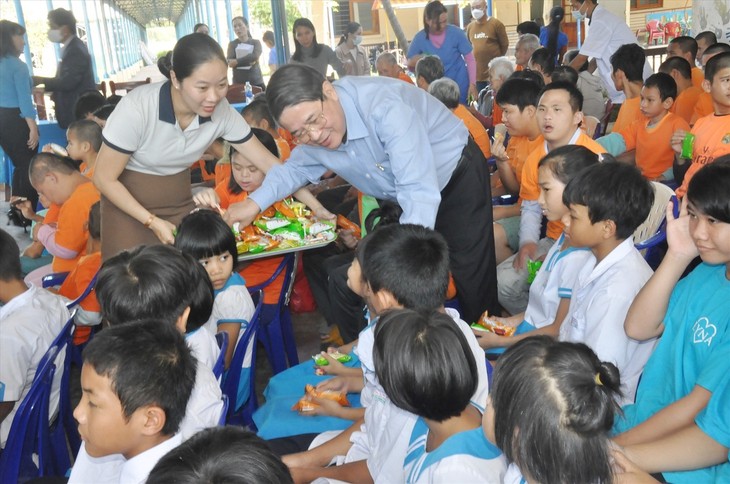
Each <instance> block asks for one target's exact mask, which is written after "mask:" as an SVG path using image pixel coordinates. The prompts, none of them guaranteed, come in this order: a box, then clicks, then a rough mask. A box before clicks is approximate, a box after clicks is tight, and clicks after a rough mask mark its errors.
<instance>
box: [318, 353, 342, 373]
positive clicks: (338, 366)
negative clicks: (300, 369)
mask: <svg viewBox="0 0 730 484" xmlns="http://www.w3.org/2000/svg"><path fill="white" fill-rule="evenodd" d="M330 350H332V351H336V350H335V348H328V349H327V351H322V352H320V355H321V356H323V357H324V359H325V360H327V363H329V364H328V365H322V366H320V365H314V369H315V371H316V373H317V374H318V375H341V374H342V373H343V371H344V370H345V369H346V368H347V367H346V366H345V365H343V364H342V363H340V362H339V361H337V360H336V359H335V358H332V357H331V356H330V355H329V352H330Z"/></svg>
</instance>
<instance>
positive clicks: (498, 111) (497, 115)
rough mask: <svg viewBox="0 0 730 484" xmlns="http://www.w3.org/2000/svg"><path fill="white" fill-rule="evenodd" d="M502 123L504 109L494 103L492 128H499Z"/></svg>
mask: <svg viewBox="0 0 730 484" xmlns="http://www.w3.org/2000/svg"><path fill="white" fill-rule="evenodd" d="M501 122H502V108H501V107H499V104H497V103H494V106H493V107H492V126H497V125H498V124H500V123H501Z"/></svg>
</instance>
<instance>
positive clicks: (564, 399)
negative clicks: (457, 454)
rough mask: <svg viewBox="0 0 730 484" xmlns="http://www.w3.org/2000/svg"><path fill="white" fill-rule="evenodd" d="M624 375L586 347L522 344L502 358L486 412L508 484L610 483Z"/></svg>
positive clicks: (540, 340) (537, 340)
mask: <svg viewBox="0 0 730 484" xmlns="http://www.w3.org/2000/svg"><path fill="white" fill-rule="evenodd" d="M619 388H620V378H619V371H618V369H617V368H616V366H614V365H613V364H612V363H606V362H602V361H600V360H599V359H598V357H597V356H596V354H595V353H594V352H593V350H591V349H590V348H589V347H588V346H586V345H584V344H582V343H567V342H558V341H556V340H554V339H553V338H550V337H548V336H535V337H532V338H527V339H524V340H522V341H520V342H518V343H517V344H515V345H514V346H512V347H511V348H509V349H508V350H507V351H505V353H504V355H503V356H502V357H501V358H500V359H499V365H498V366H497V369H496V371H495V373H494V381H493V383H492V391H491V394H490V398H489V400H488V402H487V409H486V410H485V412H484V419H483V429H484V433H485V435H486V437H487V439H488V440H490V441H492V442H494V443H495V444H496V445H497V447H499V448H500V449H501V450H502V452H504V455H505V457H506V458H507V461H508V462H509V463H510V467H509V469H508V470H507V475H505V478H504V480H503V482H505V483H519V482H525V481H526V482H530V483H532V482H539V483H541V484H561V483H567V482H586V483H588V482H589V483H593V484H597V483H601V484H602V483H609V482H611V477H612V470H611V462H610V448H609V442H608V441H609V432H610V430H611V427H612V425H613V420H614V414H615V413H616V411H618V409H619V406H618V404H617V400H618V399H619V398H620V395H621V392H620V390H619Z"/></svg>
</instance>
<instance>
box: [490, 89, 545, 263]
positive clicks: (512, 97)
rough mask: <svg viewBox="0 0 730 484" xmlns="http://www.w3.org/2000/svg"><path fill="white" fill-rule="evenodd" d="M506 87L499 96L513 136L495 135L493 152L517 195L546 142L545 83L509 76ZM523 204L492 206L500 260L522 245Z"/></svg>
mask: <svg viewBox="0 0 730 484" xmlns="http://www.w3.org/2000/svg"><path fill="white" fill-rule="evenodd" d="M502 87H503V89H500V90H499V91H497V97H496V99H495V100H496V102H497V105H498V106H500V107H501V108H502V112H503V116H502V120H503V121H504V126H505V127H506V128H507V133H509V135H510V138H509V141H508V142H507V146H506V147H505V146H504V140H499V142H497V139H496V136H495V143H494V145H493V147H492V148H493V149H492V154H493V155H494V157H495V158H496V160H497V171H498V177H499V179H500V180H501V182H502V186H503V187H504V189H505V190H506V191H507V192H508V193H510V194H512V195H517V194H519V192H520V181H521V179H522V168H523V166H524V164H525V161H526V160H527V157H528V156H529V154H530V153H532V151H533V150H535V149H538V148H539V146H540V145H541V144H542V143H543V142H544V140H543V138H542V135H541V134H540V126H539V125H538V124H537V118H536V117H535V114H536V112H537V98H538V96H539V95H540V87H541V86H539V85H538V84H537V83H536V82H533V81H531V80H529V79H508V80H507V81H506V82H505V83H504V84H503V86H502ZM492 193H493V194H494V191H493V192H492ZM520 205H521V201H520V200H518V201H517V203H516V204H514V205H497V206H494V207H493V208H492V216H493V219H494V243H495V255H496V259H497V264H500V263H502V262H503V261H504V260H505V259H507V258H508V257H510V256H511V255H512V254H514V253H515V252H517V250H518V249H519V241H520V240H519V230H520Z"/></svg>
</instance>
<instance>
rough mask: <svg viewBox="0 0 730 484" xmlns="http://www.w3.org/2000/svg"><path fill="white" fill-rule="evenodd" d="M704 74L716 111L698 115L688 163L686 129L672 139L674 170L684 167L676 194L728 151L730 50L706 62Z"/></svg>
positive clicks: (705, 87)
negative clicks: (684, 144) (698, 171)
mask: <svg viewBox="0 0 730 484" xmlns="http://www.w3.org/2000/svg"><path fill="white" fill-rule="evenodd" d="M708 50H709V48H708ZM705 77H706V79H705V80H704V82H703V83H702V88H703V89H704V90H705V92H707V93H709V94H710V95H711V96H712V103H713V105H714V110H715V113H714V114H713V115H710V116H705V117H703V118H700V119H699V120H698V121H697V123H696V124H695V125H694V127H693V128H692V134H693V135H694V136H695V139H694V143H693V147H692V159H691V160H690V161H691V163H689V166H687V165H688V163H687V160H686V159H684V158H682V157H681V153H682V144H683V141H684V138H685V136H686V135H687V132H686V131H684V130H678V131H676V132H675V133H674V135H673V136H672V140H671V143H672V149H674V151H675V153H676V155H675V164H674V170H675V173H676V171H677V170H682V171H684V170H686V174H685V175H684V177H683V181H682V185H681V186H680V187H679V188H677V196H679V197H683V196H684V194H685V193H687V185H688V184H689V181H690V179H692V175H694V174H695V173H696V172H697V170H699V169H700V168H702V167H703V166H704V165H708V164H710V163H712V162H713V161H715V159H716V158H719V157H720V156H722V155H725V154H728V153H730V116H728V115H730V52H723V53H722V54H717V55H715V56H714V57H712V58H711V59H710V60H709V61H707V66H706V67H705Z"/></svg>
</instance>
